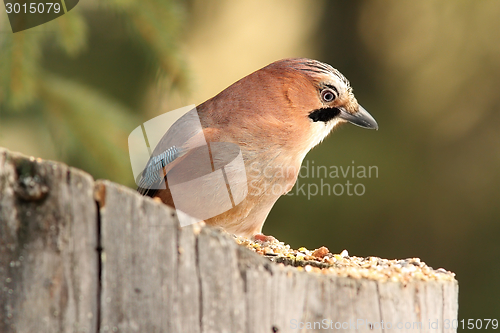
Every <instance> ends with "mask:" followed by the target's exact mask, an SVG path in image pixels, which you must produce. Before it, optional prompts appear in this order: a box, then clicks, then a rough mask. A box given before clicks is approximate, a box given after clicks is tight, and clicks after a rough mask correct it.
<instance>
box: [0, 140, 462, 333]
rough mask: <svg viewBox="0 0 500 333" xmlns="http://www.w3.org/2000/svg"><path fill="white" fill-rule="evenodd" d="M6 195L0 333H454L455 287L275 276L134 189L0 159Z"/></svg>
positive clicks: (2, 155)
mask: <svg viewBox="0 0 500 333" xmlns="http://www.w3.org/2000/svg"><path fill="white" fill-rule="evenodd" d="M0 194H1V196H0V332H6V333H10V332H51V333H52V332H179V333H184V332H192V333H209V332H217V333H220V332H228V333H237V332H248V333H255V332H259V333H260V332H262V333H266V332H267V333H272V332H280V333H283V332H324V331H339V330H341V331H343V332H383V331H387V330H389V328H388V326H387V325H389V324H390V325H391V328H390V329H391V330H397V331H398V332H415V331H419V332H454V331H456V330H453V329H448V330H446V329H444V325H443V324H444V323H445V320H449V321H451V320H453V319H456V318H457V312H458V283H457V281H456V280H453V281H422V280H411V281H408V282H406V283H404V284H403V283H401V282H381V281H377V280H373V279H363V278H349V277H339V276H336V275H333V274H318V273H311V272H306V271H304V270H303V269H298V268H296V267H290V266H284V265H282V264H276V263H273V262H270V261H269V260H267V259H266V258H264V257H261V256H259V255H257V254H255V253H253V252H251V251H250V250H248V249H246V248H244V247H242V246H239V245H237V244H236V243H235V242H234V240H233V239H232V237H231V236H230V235H228V234H226V233H225V232H223V231H221V230H218V229H214V228H209V227H203V226H201V225H191V226H187V227H183V228H181V227H180V226H179V223H178V220H177V217H176V212H175V210H172V209H170V208H169V207H166V206H164V205H162V204H160V203H158V202H156V201H154V200H152V199H150V198H146V197H141V196H140V195H138V194H137V193H135V191H133V190H131V189H129V188H126V187H123V186H120V185H117V184H114V183H111V182H109V181H96V182H94V180H93V179H92V178H91V177H90V176H89V175H88V174H86V173H84V172H82V171H79V170H76V169H73V168H69V167H67V166H66V165H64V164H61V163H56V162H49V161H42V160H35V159H32V158H31V159H30V158H28V157H25V156H23V155H20V154H16V153H11V152H9V151H7V150H4V149H1V148H0ZM431 323H433V325H435V323H437V324H438V325H439V326H438V329H437V330H436V329H434V328H432V327H430V326H429V325H430V324H431ZM384 325H386V326H385V327H384ZM419 325H421V326H419ZM302 326H303V327H304V328H302V329H301V328H300V327H302Z"/></svg>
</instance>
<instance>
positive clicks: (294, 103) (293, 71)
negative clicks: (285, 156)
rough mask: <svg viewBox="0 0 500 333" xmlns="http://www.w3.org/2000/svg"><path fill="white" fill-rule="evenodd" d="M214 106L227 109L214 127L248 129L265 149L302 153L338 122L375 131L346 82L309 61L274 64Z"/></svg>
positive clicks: (226, 93) (329, 69)
mask: <svg viewBox="0 0 500 333" xmlns="http://www.w3.org/2000/svg"><path fill="white" fill-rule="evenodd" d="M215 101H225V103H226V105H224V106H223V105H221V107H215V108H214V109H217V110H223V109H225V110H227V108H228V107H229V108H230V109H232V110H233V112H229V113H228V112H224V113H222V112H221V113H220V114H218V115H216V116H215V117H214V118H217V119H218V120H219V122H221V123H224V122H226V123H231V124H232V125H236V127H238V129H239V130H243V131H241V132H240V133H244V132H245V130H250V131H248V132H250V133H252V134H253V135H254V140H255V132H256V131H257V132H258V133H259V134H258V135H259V137H260V138H262V139H264V140H263V141H264V142H265V143H266V145H269V146H272V145H273V143H274V144H276V145H280V146H282V147H284V146H287V145H288V146H291V147H296V149H298V150H300V151H304V152H305V153H306V152H307V151H309V150H310V149H311V148H312V147H314V146H316V145H317V144H318V143H320V142H321V141H322V140H323V139H324V138H325V137H326V136H327V135H328V134H329V133H330V132H331V130H332V129H333V128H334V127H336V126H337V125H338V124H341V123H345V122H349V123H352V124H354V125H357V126H361V127H364V128H369V129H378V125H377V122H376V121H375V119H373V117H372V116H371V115H370V114H369V113H368V112H367V111H366V110H365V109H363V108H362V107H361V106H360V105H359V104H358V101H357V100H356V98H355V97H354V94H353V91H352V88H351V86H350V83H349V81H348V80H347V79H346V78H345V77H344V76H343V75H342V74H341V73H340V72H339V71H338V70H336V69H335V68H333V67H332V66H330V65H328V64H325V63H322V62H319V61H316V60H311V59H304V58H294V59H283V60H279V61H276V62H274V63H272V64H270V65H268V66H266V67H264V68H262V69H260V70H258V71H256V72H254V73H252V74H250V75H248V76H247V77H245V78H243V79H241V80H240V81H238V82H236V83H234V84H233V85H232V86H231V87H229V88H228V89H226V90H225V91H223V92H222V93H221V94H219V95H218V96H216V97H215V99H214V102H215ZM227 101H231V102H230V104H231V105H228V104H227V103H228V102H227ZM215 103H217V102H215ZM235 110H238V112H234V111H235ZM297 153H299V152H298V151H297ZM300 155H302V154H300Z"/></svg>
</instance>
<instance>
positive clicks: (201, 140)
mask: <svg viewBox="0 0 500 333" xmlns="http://www.w3.org/2000/svg"><path fill="white" fill-rule="evenodd" d="M218 132H219V131H218V130H217V129H215V128H205V129H203V130H201V129H200V130H199V131H198V132H197V133H195V134H194V135H193V136H192V137H190V138H189V139H188V140H187V141H186V142H184V143H183V144H182V145H175V144H172V141H174V140H172V139H171V138H169V137H168V136H169V135H172V134H174V135H175V134H176V133H178V131H174V132H173V133H172V132H170V131H169V132H167V133H166V134H165V136H164V137H163V138H162V139H161V140H160V142H159V143H158V145H157V146H156V148H155V150H154V152H153V154H152V156H151V157H150V159H149V161H148V163H147V164H146V168H145V169H144V171H143V172H142V174H141V178H140V180H139V182H138V188H137V191H138V192H139V193H140V194H142V195H147V196H150V197H153V196H155V194H156V193H157V192H158V191H160V190H162V189H165V188H166V184H165V178H166V176H167V174H168V173H169V172H170V171H171V170H172V169H173V168H175V167H176V166H177V165H179V164H181V162H182V161H183V160H185V159H186V158H187V159H191V158H196V156H197V154H199V152H200V150H202V149H203V147H205V146H206V144H207V142H213V141H217V140H218ZM197 148H200V149H197Z"/></svg>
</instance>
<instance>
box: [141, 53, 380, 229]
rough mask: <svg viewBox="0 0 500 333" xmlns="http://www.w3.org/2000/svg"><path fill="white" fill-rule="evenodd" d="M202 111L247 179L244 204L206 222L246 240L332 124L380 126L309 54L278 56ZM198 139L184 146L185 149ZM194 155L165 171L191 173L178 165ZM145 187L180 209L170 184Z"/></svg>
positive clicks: (208, 135) (209, 130)
mask: <svg viewBox="0 0 500 333" xmlns="http://www.w3.org/2000/svg"><path fill="white" fill-rule="evenodd" d="M197 112H198V115H199V118H200V121H201V125H202V127H203V135H204V137H205V140H206V141H207V142H208V143H209V144H210V142H212V143H213V142H229V143H234V144H236V145H238V147H239V148H240V149H241V152H242V155H243V160H244V163H245V169H246V176H247V182H248V184H247V185H248V194H247V196H246V197H245V199H244V200H243V201H241V202H240V203H239V204H238V205H236V206H235V207H233V208H232V209H229V210H228V211H226V212H224V213H222V214H220V215H217V216H215V217H211V218H209V219H206V220H205V222H206V223H207V224H210V225H216V226H221V227H223V228H224V229H226V230H227V231H228V232H230V233H233V234H236V235H240V236H247V237H251V236H254V235H255V234H258V233H261V230H262V226H263V224H264V221H265V219H266V218H267V215H268V214H269V212H270V210H271V208H272V207H273V205H274V203H275V202H276V200H278V198H279V197H280V196H281V195H284V194H286V193H287V192H288V191H290V190H291V189H292V187H293V185H294V184H295V182H296V180H297V176H298V172H299V170H300V166H301V164H302V161H303V159H304V157H305V156H306V154H307V153H308V152H309V150H311V148H313V147H314V146H316V145H317V144H318V143H320V142H321V141H322V140H323V139H324V138H325V137H326V136H327V135H328V134H329V133H330V132H331V130H332V129H333V128H334V127H336V126H337V125H338V124H339V123H343V122H351V123H353V124H355V125H358V126H361V127H365V128H375V129H376V128H377V127H378V126H377V123H376V122H375V120H374V119H373V118H372V117H371V116H370V115H369V114H368V112H366V111H365V110H364V109H363V108H362V107H360V106H359V104H358V102H357V101H356V98H355V97H354V95H353V93H352V89H351V87H350V85H349V82H348V81H347V79H346V78H345V77H344V76H343V75H342V74H340V72H338V71H337V70H336V69H334V68H332V67H331V66H330V65H327V64H324V63H321V62H319V61H315V60H310V59H303V58H299V59H284V60H279V61H276V62H274V63H272V64H270V65H268V66H266V67H264V68H262V69H260V70H258V71H256V72H254V73H252V74H250V75H248V76H246V77H244V78H243V79H241V80H239V81H237V82H236V83H234V84H232V85H231V86H229V87H228V88H226V89H225V90H223V91H222V92H220V93H219V94H218V95H216V96H215V97H213V98H211V99H209V100H207V101H206V102H204V103H203V104H201V105H199V106H198V107H197ZM180 121H181V122H182V118H181V120H180ZM201 134H202V133H199V135H201ZM195 137H196V135H195V136H194V137H193V138H192V139H191V140H188V142H187V143H186V144H185V148H186V150H189V148H190V147H191V146H190V145H193V144H192V142H195V141H196V140H197V139H196V138H195ZM166 142H167V140H163V139H162V140H161V141H160V143H159V144H158V146H157V147H156V148H155V152H156V153H159V152H161V151H163V150H165V149H168V148H169V147H168V145H167V144H166ZM154 154H155V153H153V155H154ZM189 154H190V153H189V152H188V153H186V155H187V157H186V155H184V156H182V157H179V158H177V159H176V160H174V161H173V162H172V163H170V164H168V165H167V166H166V167H165V168H164V174H167V173H169V172H177V173H179V174H180V173H183V172H184V173H189V172H193V171H194V170H185V169H181V168H177V170H176V164H177V163H179V161H181V160H182V159H185V158H189V156H188V155H189ZM196 190H197V189H193V191H196ZM139 191H140V192H141V193H142V194H145V195H149V196H152V197H158V198H160V199H161V200H162V201H163V202H164V203H165V204H167V205H170V206H174V202H173V200H172V195H171V192H170V190H169V187H168V184H167V185H166V188H165V189H159V190H151V189H149V188H144V187H142V188H141V187H140V188H139Z"/></svg>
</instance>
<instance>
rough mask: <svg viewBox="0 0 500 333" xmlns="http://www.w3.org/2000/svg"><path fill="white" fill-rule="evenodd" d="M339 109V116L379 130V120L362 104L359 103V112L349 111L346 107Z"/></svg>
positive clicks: (355, 123) (361, 125)
mask: <svg viewBox="0 0 500 333" xmlns="http://www.w3.org/2000/svg"><path fill="white" fill-rule="evenodd" d="M339 110H340V114H339V118H341V119H344V120H347V121H348V122H350V123H351V124H354V125H357V126H360V127H364V128H369V129H375V130H378V124H377V121H376V120H375V119H374V118H373V117H372V115H371V114H369V113H368V111H366V110H365V109H363V107H362V106H361V105H359V110H358V112H356V113H354V114H352V113H349V112H347V111H346V110H345V109H344V108H339Z"/></svg>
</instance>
